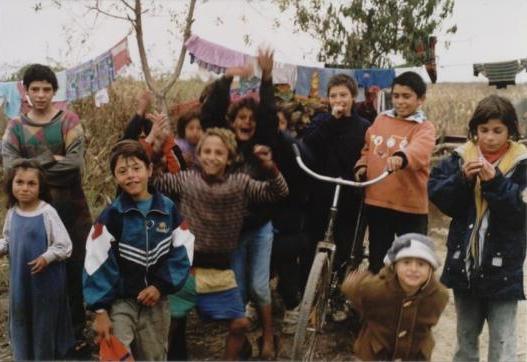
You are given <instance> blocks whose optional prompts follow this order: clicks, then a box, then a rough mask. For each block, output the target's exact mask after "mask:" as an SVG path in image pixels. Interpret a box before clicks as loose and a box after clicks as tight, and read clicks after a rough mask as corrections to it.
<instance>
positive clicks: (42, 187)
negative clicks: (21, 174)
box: [4, 159, 51, 208]
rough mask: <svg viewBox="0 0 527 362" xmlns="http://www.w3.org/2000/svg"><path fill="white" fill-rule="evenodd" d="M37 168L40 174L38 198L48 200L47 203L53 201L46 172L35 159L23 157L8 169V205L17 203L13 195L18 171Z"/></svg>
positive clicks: (6, 179)
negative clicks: (14, 181)
mask: <svg viewBox="0 0 527 362" xmlns="http://www.w3.org/2000/svg"><path fill="white" fill-rule="evenodd" d="M30 169H33V170H36V171H37V174H38V198H39V199H40V200H43V201H46V202H47V203H50V202H51V194H50V192H49V186H48V183H47V182H46V174H45V173H44V170H43V169H42V167H40V165H39V164H38V163H37V162H36V161H33V160H26V159H21V160H18V161H15V163H14V164H13V167H12V168H10V169H9V171H7V175H6V178H5V181H4V191H5V193H6V195H7V207H8V208H10V207H13V206H14V205H16V204H17V202H18V201H17V199H16V198H15V195H13V180H14V179H15V176H16V174H17V172H18V170H30Z"/></svg>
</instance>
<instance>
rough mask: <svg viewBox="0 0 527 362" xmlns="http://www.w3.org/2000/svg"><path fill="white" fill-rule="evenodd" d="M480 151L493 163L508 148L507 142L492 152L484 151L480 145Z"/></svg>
mask: <svg viewBox="0 0 527 362" xmlns="http://www.w3.org/2000/svg"><path fill="white" fill-rule="evenodd" d="M479 149H480V151H481V154H482V155H483V157H485V159H486V160H487V161H489V162H490V163H494V162H496V161H497V160H499V159H500V158H501V157H502V156H503V155H504V154H505V153H506V152H507V151H508V150H509V142H505V143H504V144H503V145H502V146H501V147H500V148H499V149H497V150H496V151H494V152H485V151H483V149H481V147H480V148H479Z"/></svg>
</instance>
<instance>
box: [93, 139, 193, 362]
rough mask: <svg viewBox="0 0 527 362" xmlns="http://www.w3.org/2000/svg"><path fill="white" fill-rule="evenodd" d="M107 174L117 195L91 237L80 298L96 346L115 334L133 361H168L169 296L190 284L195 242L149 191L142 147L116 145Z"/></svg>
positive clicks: (163, 200)
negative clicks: (90, 317)
mask: <svg viewBox="0 0 527 362" xmlns="http://www.w3.org/2000/svg"><path fill="white" fill-rule="evenodd" d="M110 167H111V170H112V173H113V175H114V178H115V181H116V183H117V184H118V186H119V187H120V189H121V190H122V193H121V194H120V195H119V196H118V197H117V198H116V199H115V201H114V202H113V203H112V204H111V205H109V206H108V207H106V209H105V210H104V211H103V212H102V213H101V215H100V216H99V217H98V218H97V221H96V223H95V225H94V226H93V227H92V230H91V231H90V234H89V236H88V240H87V244H86V259H85V262H84V276H83V286H84V298H85V301H86V304H87V308H88V310H92V311H95V312H96V318H95V322H94V329H95V331H96V333H97V336H98V337H99V338H110V335H111V334H114V335H115V336H116V337H117V338H118V339H119V340H120V341H121V342H122V343H123V344H124V345H125V346H126V347H127V348H128V349H129V350H130V352H131V353H132V355H133V357H134V358H135V359H136V360H166V351H167V344H168V331H169V326H170V312H169V305H168V302H167V298H166V295H167V294H169V293H174V292H175V291H177V290H179V289H180V288H181V287H182V286H183V285H184V283H185V281H186V279H187V276H188V273H189V269H190V265H191V261H192V253H193V243H194V237H193V235H192V234H191V233H190V232H189V231H188V230H187V229H186V227H185V226H184V223H182V218H181V215H180V214H179V212H178V210H177V209H176V206H175V205H174V203H173V202H172V201H171V200H170V199H168V198H167V197H165V196H163V195H162V194H161V193H159V192H154V193H150V192H149V191H148V179H149V178H150V176H151V175H152V165H151V163H150V160H149V158H148V156H147V155H146V153H145V152H144V150H143V148H142V146H141V144H140V143H138V142H137V141H129V140H127V141H122V142H119V143H118V144H117V145H116V146H115V147H114V149H113V150H112V154H111V157H110ZM132 342H134V343H133V344H132Z"/></svg>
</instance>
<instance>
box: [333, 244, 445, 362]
mask: <svg viewBox="0 0 527 362" xmlns="http://www.w3.org/2000/svg"><path fill="white" fill-rule="evenodd" d="M384 263H385V267H384V268H383V269H382V270H381V271H380V273H379V274H376V275H373V274H371V273H370V272H366V271H364V272H353V273H351V274H350V275H348V277H347V278H346V280H345V281H344V283H343V284H342V292H343V293H344V294H345V295H346V297H347V298H349V299H350V300H351V302H352V303H353V306H354V308H355V309H357V310H358V312H359V313H360V315H361V317H362V319H363V325H362V328H361V330H360V333H359V335H358V337H357V340H356V341H355V345H354V353H355V355H356V356H357V357H358V358H359V359H361V360H363V361H380V360H382V361H387V360H397V359H400V360H412V361H419V360H421V361H422V360H430V357H431V355H432V349H433V348H434V339H433V337H432V331H431V328H432V327H433V326H434V325H436V324H437V322H438V320H439V317H440V315H441V313H442V312H443V310H444V309H445V307H446V304H447V302H448V292H447V290H446V288H445V287H444V286H443V285H442V284H441V283H440V282H439V281H438V280H437V279H436V277H435V275H434V271H435V269H437V267H438V266H439V259H438V257H437V255H436V253H435V248H434V243H433V241H432V240H431V239H429V238H428V237H426V236H424V235H421V234H405V235H402V236H400V237H398V238H397V239H395V241H394V242H393V244H392V247H391V248H390V250H388V253H387V254H386V257H385V258H384Z"/></svg>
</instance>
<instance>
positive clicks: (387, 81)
mask: <svg viewBox="0 0 527 362" xmlns="http://www.w3.org/2000/svg"><path fill="white" fill-rule="evenodd" d="M355 79H356V80H357V84H358V85H359V87H361V88H368V87H370V86H372V85H376V86H379V87H381V89H382V88H390V87H391V86H392V82H393V80H394V79H395V70H393V69H376V68H371V69H355Z"/></svg>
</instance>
